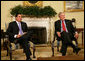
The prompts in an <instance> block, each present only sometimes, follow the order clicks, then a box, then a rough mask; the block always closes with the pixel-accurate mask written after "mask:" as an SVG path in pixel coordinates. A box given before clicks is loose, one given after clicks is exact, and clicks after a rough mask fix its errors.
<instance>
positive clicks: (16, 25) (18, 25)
mask: <svg viewBox="0 0 85 61" xmlns="http://www.w3.org/2000/svg"><path fill="white" fill-rule="evenodd" d="M21 20H22V15H21V14H16V15H15V21H13V22H10V23H9V26H8V29H7V31H6V33H7V34H8V35H9V40H10V42H14V43H15V44H16V43H19V44H20V45H21V46H22V48H23V49H24V52H25V55H26V59H27V60H31V58H30V55H31V51H30V46H29V45H28V41H29V38H30V34H31V32H28V28H27V24H26V23H25V22H22V21H21Z"/></svg>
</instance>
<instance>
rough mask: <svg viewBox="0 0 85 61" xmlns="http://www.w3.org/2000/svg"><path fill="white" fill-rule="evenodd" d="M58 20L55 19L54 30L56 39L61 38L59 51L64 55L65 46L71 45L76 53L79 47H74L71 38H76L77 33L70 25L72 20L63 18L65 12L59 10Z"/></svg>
mask: <svg viewBox="0 0 85 61" xmlns="http://www.w3.org/2000/svg"><path fill="white" fill-rule="evenodd" d="M59 18H60V20H57V21H56V22H55V32H56V36H57V40H58V41H60V40H62V47H61V53H62V56H65V55H66V51H67V47H68V46H71V47H72V48H73V49H74V50H75V52H76V54H78V52H79V51H80V48H78V47H76V46H75V45H74V44H73V43H72V40H73V39H74V38H76V39H77V38H78V33H77V32H76V30H75V28H74V27H73V25H72V22H71V21H70V20H67V19H65V13H64V12H60V13H59Z"/></svg>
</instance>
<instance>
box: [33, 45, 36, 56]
mask: <svg viewBox="0 0 85 61" xmlns="http://www.w3.org/2000/svg"><path fill="white" fill-rule="evenodd" d="M33 58H36V56H35V45H33Z"/></svg>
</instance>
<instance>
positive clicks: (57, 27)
mask: <svg viewBox="0 0 85 61" xmlns="http://www.w3.org/2000/svg"><path fill="white" fill-rule="evenodd" d="M65 23H66V27H67V30H68V32H69V34H70V35H71V38H73V37H74V33H75V31H76V30H75V28H74V27H73V25H72V22H71V20H67V19H65ZM57 32H61V20H57V21H56V22H55V35H56V36H57V40H61V38H59V37H58V35H57Z"/></svg>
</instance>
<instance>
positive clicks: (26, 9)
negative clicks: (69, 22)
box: [10, 5, 57, 17]
mask: <svg viewBox="0 0 85 61" xmlns="http://www.w3.org/2000/svg"><path fill="white" fill-rule="evenodd" d="M16 13H20V14H22V15H23V16H28V17H54V16H55V15H56V14H57V13H56V11H55V10H54V9H53V8H52V7H51V6H45V7H43V8H41V7H38V6H21V5H18V6H15V7H14V8H11V11H10V14H11V15H13V16H14V15H15V14H16Z"/></svg>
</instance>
